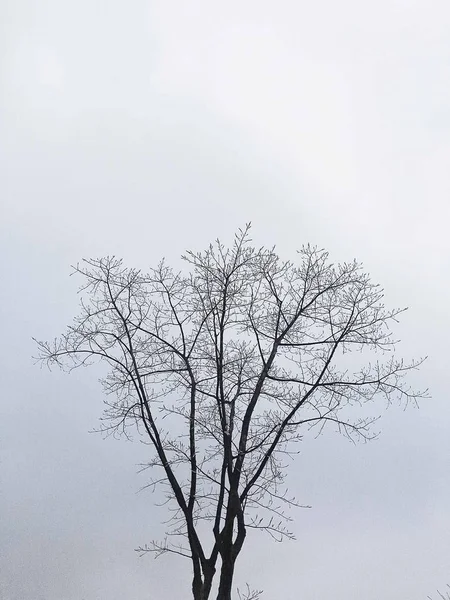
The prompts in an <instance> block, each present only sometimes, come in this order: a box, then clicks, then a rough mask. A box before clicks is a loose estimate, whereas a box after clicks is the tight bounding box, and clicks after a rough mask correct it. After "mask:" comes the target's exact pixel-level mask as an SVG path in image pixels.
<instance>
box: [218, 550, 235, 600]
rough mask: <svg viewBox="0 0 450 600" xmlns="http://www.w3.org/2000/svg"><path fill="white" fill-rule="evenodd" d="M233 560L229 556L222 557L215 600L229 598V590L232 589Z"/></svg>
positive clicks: (228, 599) (229, 599) (226, 599)
mask: <svg viewBox="0 0 450 600" xmlns="http://www.w3.org/2000/svg"><path fill="white" fill-rule="evenodd" d="M233 575H234V560H233V559H232V558H231V557H229V556H228V557H225V558H223V559H222V568H221V570H220V581H219V591H218V593H217V600H231V591H232V589H233Z"/></svg>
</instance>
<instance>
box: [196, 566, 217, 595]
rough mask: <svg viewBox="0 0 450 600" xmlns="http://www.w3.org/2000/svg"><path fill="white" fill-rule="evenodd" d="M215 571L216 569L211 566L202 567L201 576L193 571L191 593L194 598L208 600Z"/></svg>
mask: <svg viewBox="0 0 450 600" xmlns="http://www.w3.org/2000/svg"><path fill="white" fill-rule="evenodd" d="M215 572H216V569H215V568H214V566H213V567H206V568H204V572H203V577H202V576H201V575H200V573H199V572H195V573H194V578H193V580H192V594H193V596H194V600H208V598H209V595H210V593H211V587H212V582H213V578H214V574H215Z"/></svg>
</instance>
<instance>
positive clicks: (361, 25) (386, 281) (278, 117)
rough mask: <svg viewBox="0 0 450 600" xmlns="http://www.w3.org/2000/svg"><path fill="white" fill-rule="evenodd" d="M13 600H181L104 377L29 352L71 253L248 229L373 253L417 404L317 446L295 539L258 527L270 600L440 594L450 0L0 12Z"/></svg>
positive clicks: (4, 535)
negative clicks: (103, 430)
mask: <svg viewBox="0 0 450 600" xmlns="http://www.w3.org/2000/svg"><path fill="white" fill-rule="evenodd" d="M0 63H1V64H0V69H1V74H0V156H1V158H0V165H1V177H0V206H1V219H0V231H1V240H0V251H1V253H0V256H1V259H0V270H1V272H0V295H1V306H0V310H1V316H2V318H1V325H2V334H1V339H2V344H1V347H0V377H1V383H2V385H1V399H0V400H1V419H0V582H1V585H0V599H1V600H102V599H103V598H105V599H106V598H107V599H108V600H124V599H127V600H155V599H158V600H184V599H185V598H188V597H189V593H190V591H189V586H190V573H189V568H190V565H189V564H188V563H186V565H184V563H183V559H179V560H177V559H176V558H175V557H167V558H162V559H159V560H158V561H154V560H153V559H151V558H150V557H146V558H142V559H139V558H138V557H137V556H136V554H135V553H134V552H133V549H134V548H135V547H137V546H138V545H141V544H144V543H145V542H146V541H149V540H150V539H152V538H154V537H158V536H161V535H162V533H163V528H162V527H161V525H160V522H161V520H162V519H163V518H164V514H165V513H164V510H163V509H158V508H155V507H154V500H157V498H154V497H152V496H151V494H150V493H148V492H143V493H140V494H139V493H137V492H138V490H139V488H140V487H141V486H142V485H144V484H145V477H144V476H143V475H137V474H136V472H137V464H138V463H139V462H140V461H143V460H145V448H144V447H142V445H140V444H139V443H136V444H131V443H126V442H124V441H114V440H111V439H109V440H106V441H103V440H102V439H101V437H100V436H97V435H95V434H90V433H89V430H91V429H93V428H95V427H96V426H97V424H98V418H99V416H100V415H101V410H102V391H101V388H100V386H99V384H98V383H97V377H98V372H96V371H95V369H94V370H83V371H76V372H75V373H73V374H72V375H70V376H67V375H64V374H62V373H59V372H53V373H49V372H48V371H47V370H40V369H39V368H38V367H37V366H34V364H33V361H32V359H31V355H32V354H33V352H34V347H33V343H32V341H31V336H36V337H38V338H52V337H53V336H56V335H58V334H59V333H60V332H61V331H62V330H63V328H64V327H65V325H66V324H67V323H68V322H69V321H70V319H71V318H72V316H73V315H74V314H75V313H76V311H77V302H78V299H77V297H76V293H75V291H76V288H77V285H78V284H77V281H75V280H74V279H71V278H69V277H68V274H69V272H70V264H73V263H75V262H76V261H77V260H79V259H80V258H82V257H89V256H102V255H106V254H116V255H119V256H122V257H123V258H124V259H125V261H126V262H127V264H129V265H130V266H139V267H146V266H148V265H154V264H155V263H156V262H157V261H158V260H159V259H160V258H161V257H162V256H166V257H167V258H168V259H169V260H173V261H176V260H178V257H179V255H180V254H181V253H182V252H183V251H184V250H185V249H187V248H193V249H203V247H204V246H205V245H206V244H208V243H209V242H210V241H211V240H213V239H215V238H216V237H217V236H220V237H222V238H223V240H224V241H229V240H231V238H232V235H233V233H234V231H235V230H236V229H237V228H238V227H239V226H242V225H243V224H245V223H246V222H247V221H250V220H251V221H252V222H253V238H254V240H255V241H256V242H257V243H258V244H259V243H263V244H267V245H270V246H271V245H272V244H277V247H278V249H279V252H280V253H281V254H282V255H283V256H284V257H286V258H290V257H294V252H295V250H296V249H297V248H299V247H300V246H301V245H302V244H303V243H306V242H311V243H314V244H318V245H320V246H323V247H326V248H327V249H328V250H329V251H330V253H331V256H332V258H333V259H335V260H347V259H352V258H354V257H356V258H358V259H359V260H361V261H363V262H364V263H365V265H366V267H367V269H368V270H369V271H370V272H371V273H372V275H373V278H374V279H375V280H377V281H379V282H380V283H381V284H382V285H383V286H384V287H385V288H386V298H387V302H388V303H389V304H391V305H394V306H397V305H400V306H403V305H408V306H410V311H409V312H408V313H407V314H406V315H404V317H403V319H402V322H401V324H400V326H399V328H398V330H397V333H398V335H399V336H400V337H401V338H402V344H401V346H400V349H399V350H400V353H401V354H403V355H404V356H405V357H407V358H408V357H412V356H416V357H417V356H422V355H429V360H428V362H427V363H426V364H425V365H424V367H423V368H422V369H421V371H420V373H417V374H414V376H413V378H412V381H413V382H414V383H416V385H417V386H418V387H429V388H430V391H431V393H432V396H433V398H432V400H429V401H425V402H422V405H421V408H420V409H419V410H415V409H411V410H408V411H406V412H403V411H402V410H400V409H398V408H395V407H393V408H391V409H389V410H388V411H387V412H384V407H383V406H380V408H379V411H380V412H383V419H382V422H381V430H382V435H381V437H380V439H379V440H378V441H376V442H373V443H371V444H368V445H359V446H353V445H351V444H349V443H348V442H346V441H345V440H344V439H342V438H340V437H338V436H337V435H331V434H330V435H326V436H323V437H322V438H319V439H318V440H311V441H307V442H305V443H304V446H303V452H302V454H301V455H300V456H299V457H298V458H297V460H296V461H295V463H294V464H293V465H292V468H291V479H290V481H291V490H292V491H293V493H295V495H296V496H297V497H298V498H299V500H300V501H301V502H303V503H305V504H311V505H312V507H313V508H312V509H311V510H296V511H294V512H293V517H294V518H295V525H294V527H295V532H296V535H297V541H296V542H287V543H283V544H275V543H274V542H271V541H270V539H266V538H265V537H264V536H261V534H259V535H258V534H255V535H253V536H250V539H249V541H248V544H247V546H246V548H245V550H244V553H243V555H242V560H241V562H240V566H239V568H238V577H239V580H240V581H241V582H242V581H248V582H249V583H250V585H252V586H253V587H258V588H263V589H264V590H265V593H264V596H263V598H264V600H281V599H283V600H297V599H298V598H301V599H302V600H313V599H314V600H316V599H322V598H323V599H325V598H333V600H360V599H361V598H364V599H365V600H380V599H382V600H423V599H425V598H426V596H427V595H428V594H431V595H433V597H436V594H435V590H436V588H440V589H443V588H444V586H445V584H446V583H447V582H450V435H449V432H450V405H449V402H448V391H447V390H448V358H449V349H448V347H449V346H448V336H449V326H450V317H449V306H450V282H449V275H450V241H449V240H450V236H449V233H448V228H449V222H450V211H449V193H450V4H449V3H448V2H447V1H444V0H439V1H438V0H408V1H407V0H402V1H401V0H378V1H377V2H365V1H361V0H340V1H339V2H337V1H336V2H335V1H332V0H316V1H315V2H303V1H299V0H296V1H295V0H278V2H274V1H273V0H272V1H268V0H258V1H256V0H255V1H253V0H240V1H235V0H229V1H228V2H226V3H222V2H221V3H219V2H215V1H214V0H212V1H211V0H209V1H206V0H203V1H198V0H190V1H189V2H187V1H186V2H182V1H181V0H159V1H155V2H147V1H144V0H136V1H132V2H127V3H124V2H117V1H116V0H108V1H107V0H98V1H97V2H92V0H91V1H89V2H88V1H87V0H78V1H77V2H64V1H63V0H41V1H40V2H32V1H31V0H3V2H1V3H0Z"/></svg>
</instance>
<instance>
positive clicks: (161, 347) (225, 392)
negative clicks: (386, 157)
mask: <svg viewBox="0 0 450 600" xmlns="http://www.w3.org/2000/svg"><path fill="white" fill-rule="evenodd" d="M183 259H184V261H185V262H186V264H187V266H188V269H187V273H182V272H174V271H173V270H172V269H171V268H170V267H169V266H167V265H166V264H165V263H164V262H162V263H160V264H159V266H158V267H157V268H156V269H152V270H150V271H149V272H148V273H142V272H141V271H138V270H135V269H128V268H125V267H124V266H123V264H122V262H121V261H120V260H117V259H116V258H114V257H113V258H104V259H99V260H97V259H96V260H85V261H83V263H82V264H81V265H78V266H77V267H76V268H75V272H76V273H77V274H79V275H81V277H82V278H83V281H84V284H83V287H82V288H81V291H82V300H81V314H80V316H78V317H76V319H75V321H74V323H73V325H72V326H70V327H69V328H68V329H67V331H66V333H64V334H63V335H62V336H61V337H60V338H59V339H56V340H55V341H54V342H53V343H47V342H38V345H39V349H40V359H41V360H43V361H46V362H47V363H48V364H49V365H53V364H57V365H60V366H64V367H66V368H69V369H72V368H75V367H78V366H83V365H87V364H90V363H92V362H93V360H94V359H99V360H100V361H103V362H106V363H107V365H108V366H109V371H108V373H107V375H106V377H105V378H104V381H103V384H104V389H105V391H106V394H107V398H106V401H105V402H106V409H105V419H104V420H103V424H104V427H105V428H106V429H107V430H110V431H116V432H117V431H120V432H123V433H125V434H127V431H128V428H129V427H134V428H137V430H138V432H139V434H141V435H142V436H143V437H144V438H145V439H146V440H147V442H148V443H149V446H151V448H152V452H153V455H152V458H151V459H150V460H149V462H148V465H147V466H149V467H151V468H152V471H153V472H155V473H157V472H158V471H159V474H157V475H156V476H155V477H154V478H153V479H152V480H151V485H154V486H158V485H159V486H162V487H163V488H164V489H165V493H166V494H167V500H168V504H169V509H170V510H171V517H170V521H169V526H168V531H167V538H166V539H165V540H164V541H162V542H158V541H154V542H152V543H149V544H148V545H147V546H144V547H142V548H140V549H139V550H140V552H142V553H145V552H154V553H156V554H163V553H166V552H172V553H175V554H178V555H181V556H183V557H186V558H188V559H189V560H190V561H191V562H192V568H193V581H192V593H193V597H194V599H195V600H207V599H208V598H209V597H210V595H211V590H212V583H213V578H214V575H215V573H216V569H217V568H218V567H220V574H219V577H218V595H217V599H218V600H229V599H230V598H231V594H232V589H233V575H234V570H235V564H236V559H237V557H238V556H239V554H240V552H241V550H242V547H243V544H244V541H245V539H246V535H247V532H248V530H249V529H251V528H256V529H260V530H264V531H266V532H267V533H268V534H270V535H271V536H272V537H274V538H275V539H278V540H281V539H283V538H290V537H293V536H292V533H291V532H290V531H289V529H288V528H287V518H286V514H285V512H284V507H285V506H286V505H290V504H296V500H295V499H294V498H291V497H290V496H288V495H287V490H286V487H285V475H286V469H285V464H284V460H285V457H286V455H289V454H291V453H295V451H296V443H297V442H299V441H300V440H301V438H302V436H303V435H304V434H305V433H306V432H308V431H309V430H311V429H312V428H317V431H318V432H320V431H321V430H322V429H323V427H324V426H325V425H327V424H331V425H333V426H335V427H336V428H337V429H338V430H339V431H340V432H342V433H343V434H344V435H346V436H348V437H349V438H351V439H358V438H363V439H369V438H371V437H372V436H373V433H372V432H371V425H372V423H373V421H374V419H373V418H367V416H363V415H361V414H360V415H359V416H358V415H357V416H356V418H355V417H353V413H354V412H355V409H356V407H357V406H362V405H364V404H366V403H368V402H371V401H372V400H374V399H375V398H376V397H378V396H381V397H384V398H385V399H386V400H387V401H388V402H390V401H391V400H392V399H393V398H397V399H399V400H400V401H402V402H405V403H408V402H410V401H414V402H415V401H416V400H417V399H418V398H419V397H420V396H423V395H424V394H423V393H418V392H414V391H412V390H411V389H410V388H409V387H408V386H407V385H406V383H405V381H404V376H405V375H406V374H407V372H408V371H409V370H411V369H414V368H416V367H417V366H419V364H420V362H421V361H415V362H414V361H413V362H411V363H408V364H406V363H404V362H403V360H399V359H396V358H394V357H393V356H392V350H393V349H394V345H395V341H394V340H393V339H392V338H391V334H390V330H389V325H390V323H391V322H394V321H396V319H397V317H398V315H399V314H400V313H401V312H402V310H386V309H385V307H384V305H383V291H382V290H381V288H380V287H379V286H377V285H374V284H373V283H371V281H370V278H369V277H368V275H367V274H365V273H364V272H363V270H362V268H361V265H359V264H358V263H356V262H351V263H344V264H340V265H333V264H331V263H330V262H329V260H328V254H327V253H326V252H324V251H323V250H319V249H317V248H312V247H310V246H306V247H304V248H303V249H302V250H301V251H300V252H299V255H298V261H297V263H295V264H294V263H292V262H290V261H287V262H286V261H282V260H280V258H279V257H278V256H277V254H276V253H275V251H274V249H265V248H254V247H253V246H252V245H251V240H250V239H249V226H247V227H246V228H245V229H244V230H243V231H239V233H238V234H237V235H236V236H235V240H234V243H233V244H232V246H231V247H230V248H225V247H224V246H223V245H222V244H221V243H220V242H216V243H215V244H214V245H211V246H210V247H209V248H208V249H207V250H206V251H204V252H199V253H194V252H188V253H187V254H186V255H185V256H184V257H183ZM352 350H359V351H362V350H364V351H369V352H371V354H372V355H373V354H376V353H378V355H379V356H383V355H386V354H388V356H389V358H388V359H387V360H384V362H383V361H380V360H377V359H376V356H375V357H373V356H372V359H371V362H366V363H365V364H356V359H353V358H352V361H349V360H348V355H349V353H350V352H351V351H352ZM352 357H353V355H352ZM374 358H375V359H374ZM360 362H361V359H360V358H358V363H360ZM355 364H356V366H355ZM206 526H207V527H206ZM180 540H181V542H180ZM259 593H260V592H257V591H255V592H252V591H251V590H250V589H248V593H247V596H248V597H249V598H256V597H258V595H259Z"/></svg>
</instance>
